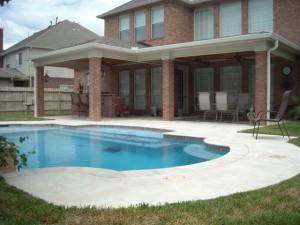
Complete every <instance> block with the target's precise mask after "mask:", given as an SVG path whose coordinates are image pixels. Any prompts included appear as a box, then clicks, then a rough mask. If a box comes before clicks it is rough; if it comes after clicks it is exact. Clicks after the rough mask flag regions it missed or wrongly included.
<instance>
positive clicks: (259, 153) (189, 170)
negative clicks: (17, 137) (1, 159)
mask: <svg viewBox="0 0 300 225" xmlns="http://www.w3.org/2000/svg"><path fill="white" fill-rule="evenodd" d="M51 122H52V121H51ZM57 123H60V124H68V125H70V124H71V125H72V123H73V122H72V123H71V122H70V121H63V120H59V121H57ZM74 124H75V125H78V124H79V121H75V122H74ZM80 124H81V125H87V124H98V125H99V124H105V125H107V124H109V125H126V126H136V124H143V126H149V127H151V128H164V129H168V130H173V132H172V133H174V134H178V135H186V136H195V137H205V142H206V143H208V144H217V145H218V144H219V145H225V146H226V145H228V146H229V147H230V152H229V153H228V154H226V155H225V156H222V157H220V158H218V159H215V160H212V161H208V162H204V163H200V164H192V165H188V166H182V167H173V168H167V169H159V170H151V171H148V172H149V173H144V174H143V173H142V172H144V171H130V172H128V171H120V172H116V171H95V170H99V169H91V168H54V169H53V168H52V169H51V168H46V169H36V170H27V171H22V172H15V173H12V174H6V175H5V176H4V177H5V180H6V181H7V183H9V184H11V185H14V186H16V187H18V188H20V189H22V190H24V191H27V192H29V193H31V194H33V195H34V196H37V197H40V198H42V199H44V200H46V201H48V202H53V203H54V204H57V205H67V206H79V207H82V206H91V205H93V206H97V207H108V206H109V207H116V208H117V207H127V206H130V205H137V204H140V203H147V204H150V205H160V204H163V203H174V202H181V201H189V200H200V199H211V198H216V197H219V196H226V195H230V194H233V193H237V192H244V191H250V190H255V189H258V188H263V187H266V186H269V185H272V184H275V183H278V182H280V181H283V180H286V179H289V178H291V177H293V176H295V175H297V174H299V173H300V168H299V166H298V165H299V163H300V158H299V148H297V147H295V146H292V145H291V144H288V143H286V141H287V138H282V137H280V136H265V135H261V136H260V139H259V140H255V139H254V138H253V137H252V135H250V134H241V133H237V131H239V130H242V129H246V128H248V127H247V126H245V125H239V124H224V123H209V122H188V121H184V122H183V121H163V120H154V119H150V120H148V119H147V118H146V119H145V118H142V119H140V118H138V119H137V118H135V119H129V120H125V119H124V120H121V119H116V120H114V119H108V120H103V121H100V122H97V123H94V122H91V121H83V123H80ZM191 127H192V129H191ZM275 156H276V157H275ZM279 156H280V157H279ZM45 190H46V191H45Z"/></svg>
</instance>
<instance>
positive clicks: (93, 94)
mask: <svg viewBox="0 0 300 225" xmlns="http://www.w3.org/2000/svg"><path fill="white" fill-rule="evenodd" d="M101 63H102V59H101V58H90V59H89V70H90V95H89V117H90V119H91V120H95V121H99V120H101V104H102V101H101Z"/></svg>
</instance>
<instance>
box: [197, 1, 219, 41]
mask: <svg viewBox="0 0 300 225" xmlns="http://www.w3.org/2000/svg"><path fill="white" fill-rule="evenodd" d="M207 11H210V12H211V16H212V17H211V19H212V21H210V20H209V19H210V18H208V15H205V19H206V21H205V22H206V23H208V25H207V27H208V29H207V30H206V33H207V34H206V35H205V36H206V37H205V38H201V36H202V35H201V19H200V18H199V22H198V23H199V26H197V13H201V12H207ZM210 26H211V27H210ZM197 28H198V29H199V32H197ZM197 33H199V37H197ZM213 38H214V9H213V7H205V8H199V9H196V10H195V11H194V40H195V41H200V40H208V39H213Z"/></svg>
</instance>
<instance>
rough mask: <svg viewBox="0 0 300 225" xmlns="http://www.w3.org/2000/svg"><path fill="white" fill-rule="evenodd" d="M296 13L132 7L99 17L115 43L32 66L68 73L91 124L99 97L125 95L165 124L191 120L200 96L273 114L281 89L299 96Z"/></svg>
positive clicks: (299, 19)
mask: <svg viewBox="0 0 300 225" xmlns="http://www.w3.org/2000/svg"><path fill="white" fill-rule="evenodd" d="M299 12H300V2H299V1H297V0H287V1H280V0H232V1H225V0H224V1H220V0H218V1H217V0H194V1H193V0H177V1H168V0H133V1H129V2H128V3H126V4H124V5H121V6H119V7H117V8H115V9H112V10H111V11H108V12H106V13H104V14H102V15H100V16H98V17H99V18H101V19H104V20H105V37H106V38H109V40H118V41H114V42H111V41H110V42H104V41H103V40H102V41H98V42H92V43H87V44H85V45H79V46H74V47H71V48H66V49H61V50H58V51H53V52H50V53H46V54H42V55H39V56H37V57H34V58H32V60H33V61H34V62H35V65H36V66H37V72H38V74H41V75H42V74H43V67H44V66H49V65H52V66H62V67H69V68H74V69H75V77H77V78H78V79H80V80H81V82H87V83H86V86H87V87H88V89H89V96H90V100H89V101H90V114H89V116H90V118H91V119H93V120H99V119H101V116H102V114H101V111H103V109H102V110H101V108H103V107H105V106H103V105H102V104H101V101H102V99H101V92H109V93H113V94H117V95H120V96H124V97H125V100H126V102H127V104H129V106H130V107H131V109H132V111H133V113H135V114H147V113H149V109H150V107H151V106H156V107H158V108H160V109H161V110H162V116H163V118H164V119H167V120H168V119H173V118H174V116H176V115H177V112H178V109H180V110H181V111H183V112H184V113H186V114H193V113H194V104H195V98H196V97H197V93H198V92H200V91H209V92H210V93H214V92H216V91H226V92H234V93H235V94H237V93H242V92H246V93H249V96H250V104H251V106H253V107H254V108H255V110H256V111H261V110H266V109H268V108H276V107H277V106H278V105H279V104H280V100H281V95H282V92H283V91H284V90H286V89H293V91H294V92H293V93H294V94H295V95H299V89H300V79H299V73H300V68H299V67H300V66H299V64H300V63H299V55H300V45H299V44H300V30H299V29H298V27H299V25H300V15H299ZM287 15H288V16H287ZM124 43H128V45H127V46H125V44H124ZM136 43H139V45H136ZM133 46H136V47H133ZM79 65H80V66H79ZM107 65H109V68H108V69H109V71H106V76H103V74H104V73H103V68H104V67H107ZM105 69H107V68H105ZM286 71H287V72H286ZM41 75H40V77H42V76H41ZM40 80H41V78H40ZM75 81H76V79H75ZM39 84H40V85H41V87H43V84H42V82H41V81H40V82H39ZM38 90H42V89H38ZM36 113H37V115H42V114H43V106H42V103H40V104H39V105H38V106H37V110H36Z"/></svg>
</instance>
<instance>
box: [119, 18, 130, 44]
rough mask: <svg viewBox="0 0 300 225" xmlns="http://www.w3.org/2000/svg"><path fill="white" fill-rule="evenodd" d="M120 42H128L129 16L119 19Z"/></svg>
mask: <svg viewBox="0 0 300 225" xmlns="http://www.w3.org/2000/svg"><path fill="white" fill-rule="evenodd" d="M119 35H120V40H124V41H129V15H122V16H120V17H119Z"/></svg>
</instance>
